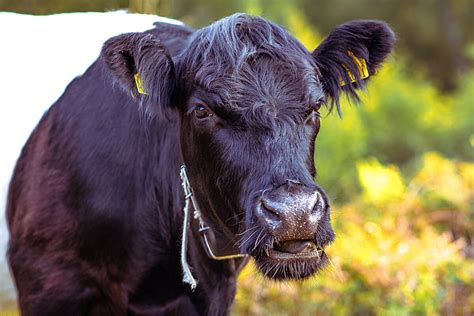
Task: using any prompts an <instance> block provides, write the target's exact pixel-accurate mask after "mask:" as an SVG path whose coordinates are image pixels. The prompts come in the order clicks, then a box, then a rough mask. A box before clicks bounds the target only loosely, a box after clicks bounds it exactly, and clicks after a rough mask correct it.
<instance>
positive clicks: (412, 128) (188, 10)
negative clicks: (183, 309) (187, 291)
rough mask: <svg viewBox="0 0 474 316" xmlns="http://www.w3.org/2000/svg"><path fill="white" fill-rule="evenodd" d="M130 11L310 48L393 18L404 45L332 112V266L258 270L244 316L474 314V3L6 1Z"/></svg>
mask: <svg viewBox="0 0 474 316" xmlns="http://www.w3.org/2000/svg"><path fill="white" fill-rule="evenodd" d="M118 9H128V10H129V11H131V12H136V13H150V14H157V15H161V16H166V17H171V18H175V19H178V20H181V21H183V22H185V23H187V24H189V25H191V26H192V27H195V28H199V27H202V26H205V25H207V24H209V23H211V22H213V21H215V20H217V19H219V18H221V17H224V16H227V15H230V14H232V13H234V12H237V11H240V12H247V13H251V14H255V15H261V16H264V17H267V18H268V19H270V20H272V21H274V22H277V23H279V24H281V25H283V26H284V27H286V28H287V29H288V30H289V31H290V32H291V33H292V34H294V35H295V37H297V38H298V39H299V40H300V41H302V42H303V44H304V45H305V46H306V47H307V48H308V49H309V50H313V49H314V48H315V47H316V46H317V45H318V44H319V43H320V42H321V41H322V40H323V38H324V37H325V36H326V35H327V34H328V33H329V32H330V31H331V30H332V29H333V28H334V27H335V26H337V25H338V24H341V23H343V22H346V21H348V20H352V19H381V20H385V21H387V22H388V23H389V24H390V25H391V26H392V27H393V29H394V30H395V32H396V33H397V36H398V43H397V48H396V52H395V53H394V54H393V55H392V57H391V58H390V60H389V61H388V63H387V64H386V65H385V66H384V67H383V69H382V70H381V71H380V72H379V73H378V74H377V75H376V76H375V77H374V78H372V81H371V84H370V85H369V87H368V90H367V92H366V93H365V94H364V96H363V102H362V104H360V105H357V106H356V105H351V104H349V103H347V102H343V105H342V110H343V111H342V112H343V113H342V118H340V117H338V115H337V114H334V113H332V114H329V113H325V114H323V119H322V129H321V132H320V135H319V137H318V140H317V142H316V152H315V160H316V163H317V167H318V176H317V182H318V183H320V184H321V185H322V186H323V187H324V188H325V189H326V191H327V192H328V194H329V196H330V197H331V198H332V203H333V207H332V213H333V223H334V226H335V231H336V234H337V239H336V241H335V243H334V244H333V245H332V246H331V247H329V248H328V249H327V251H328V254H329V256H330V258H331V261H332V263H331V266H330V267H329V269H327V270H326V271H324V272H323V273H321V275H320V276H318V277H317V278H313V279H311V280H308V281H306V282H303V283H278V284H275V283H272V282H270V281H267V280H265V279H263V277H261V276H259V275H258V274H257V273H256V272H255V271H254V269H253V267H252V265H249V266H248V267H247V268H245V270H244V271H243V273H242V274H241V276H240V278H239V286H238V293H237V297H236V301H235V304H234V307H233V314H235V315H269V314H270V313H271V314H272V315H439V314H442V315H473V314H474V264H473V263H474V240H473V238H474V163H473V162H474V161H473V158H474V155H473V153H474V151H473V149H474V70H473V67H472V66H473V64H474V31H473V30H474V25H473V24H474V1H472V0H423V1H421V0H418V1H417V0H398V1H394V0H393V1H388V0H352V1H350V0H291V1H290V0H286V1H269V0H255V1H244V0H233V1H224V0H130V1H128V0H90V1H81V0H69V1H65V0H0V11H12V12H19V13H28V14H41V15H43V14H53V13H60V12H61V13H62V12H82V11H111V10H118ZM0 282H1V280H0Z"/></svg>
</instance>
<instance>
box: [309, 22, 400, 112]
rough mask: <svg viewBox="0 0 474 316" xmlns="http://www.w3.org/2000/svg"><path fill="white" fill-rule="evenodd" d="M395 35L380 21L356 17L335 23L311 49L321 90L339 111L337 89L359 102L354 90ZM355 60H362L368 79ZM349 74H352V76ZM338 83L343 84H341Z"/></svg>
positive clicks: (380, 59) (379, 60)
mask: <svg viewBox="0 0 474 316" xmlns="http://www.w3.org/2000/svg"><path fill="white" fill-rule="evenodd" d="M394 43H395V34H394V33H393V31H392V30H391V29H390V27H389V26H388V25H387V24H386V23H384V22H382V21H373V20H356V21H351V22H348V23H345V24H342V25H340V26H338V27H337V28H336V29H335V30H334V31H333V32H332V33H331V34H330V35H329V36H328V37H327V38H326V39H325V40H324V41H323V42H322V44H321V45H319V47H318V48H316V50H315V51H314V52H313V57H314V58H315V59H316V64H317V65H318V68H319V71H320V73H321V77H322V83H323V89H324V91H325V93H326V95H328V96H329V97H330V98H331V100H332V103H331V108H332V107H333V106H334V105H336V107H337V110H338V112H339V113H340V107H339V97H340V92H341V91H343V92H345V93H346V94H347V95H348V96H349V97H350V98H351V99H352V100H354V101H356V102H358V101H359V100H360V99H359V96H358V94H357V90H358V89H361V88H363V87H364V86H365V81H367V80H368V79H369V78H370V76H372V75H374V74H375V73H376V71H377V69H378V68H379V67H380V66H381V64H382V62H383V61H384V60H385V58H386V57H387V55H388V54H389V53H390V52H391V51H392V49H393V46H394ZM354 57H356V58H357V59H359V60H361V59H363V60H365V63H366V65H367V71H368V75H369V78H367V79H365V80H364V78H362V76H361V68H360V67H361V66H360V63H358V62H357V60H356V59H355V58H354ZM348 72H350V74H349V73H348ZM351 75H352V76H351ZM341 82H344V83H345V84H344V85H342V86H341Z"/></svg>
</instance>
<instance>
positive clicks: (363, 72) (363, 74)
mask: <svg viewBox="0 0 474 316" xmlns="http://www.w3.org/2000/svg"><path fill="white" fill-rule="evenodd" d="M347 55H349V56H351V57H352V59H353V60H354V62H355V63H356V65H357V68H358V69H359V75H360V79H366V78H369V69H368V68H367V63H366V62H365V59H364V58H359V57H357V56H356V55H354V53H353V52H351V51H347ZM342 67H344V69H345V70H346V72H347V74H348V75H349V78H350V79H351V83H354V82H356V81H357V80H356V77H355V76H354V75H353V74H352V73H351V72H350V71H349V68H347V66H346V65H344V64H342ZM339 84H340V85H341V87H343V86H345V85H346V84H347V83H346V82H345V81H344V80H343V79H342V78H339Z"/></svg>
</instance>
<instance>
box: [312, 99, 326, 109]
mask: <svg viewBox="0 0 474 316" xmlns="http://www.w3.org/2000/svg"><path fill="white" fill-rule="evenodd" d="M324 103H325V100H324V99H319V100H318V101H316V103H315V104H313V106H312V109H313V111H315V112H317V111H319V109H320V108H321V106H322V105H323V104H324Z"/></svg>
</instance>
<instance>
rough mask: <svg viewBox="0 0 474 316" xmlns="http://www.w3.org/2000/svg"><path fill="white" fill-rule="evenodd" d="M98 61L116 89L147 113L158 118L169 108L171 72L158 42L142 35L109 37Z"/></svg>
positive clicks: (153, 37)
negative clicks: (100, 59)
mask: <svg viewBox="0 0 474 316" xmlns="http://www.w3.org/2000/svg"><path fill="white" fill-rule="evenodd" d="M101 58H102V59H103V61H104V63H105V65H106V66H107V68H108V70H109V71H110V72H111V74H112V75H113V77H114V78H115V80H116V81H118V82H119V84H120V86H121V87H122V88H123V89H125V90H126V91H127V93H128V94H129V95H130V97H131V98H133V99H135V100H138V101H139V102H140V103H141V104H143V105H144V106H145V107H146V111H147V112H151V113H152V114H160V113H163V111H164V110H165V109H166V108H169V107H170V106H171V104H170V102H171V95H172V93H173V89H174V86H175V70H174V65H173V61H172V59H171V57H170V54H169V53H168V50H167V49H166V48H165V47H164V46H163V44H162V43H161V42H160V40H159V39H158V38H156V37H155V36H153V35H151V34H146V33H127V34H122V35H118V36H115V37H112V38H111V39H109V40H107V41H106V42H105V43H104V46H103V47H102V52H101Z"/></svg>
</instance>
